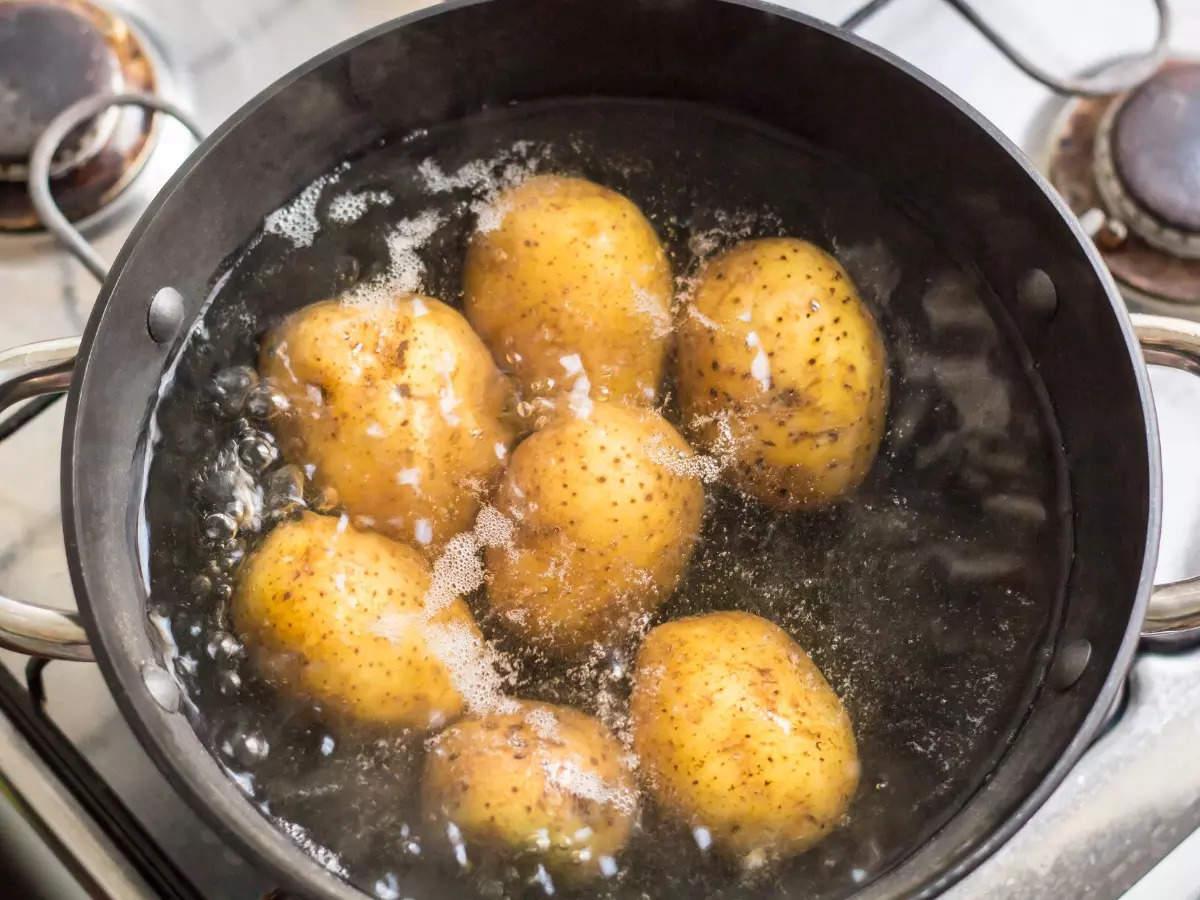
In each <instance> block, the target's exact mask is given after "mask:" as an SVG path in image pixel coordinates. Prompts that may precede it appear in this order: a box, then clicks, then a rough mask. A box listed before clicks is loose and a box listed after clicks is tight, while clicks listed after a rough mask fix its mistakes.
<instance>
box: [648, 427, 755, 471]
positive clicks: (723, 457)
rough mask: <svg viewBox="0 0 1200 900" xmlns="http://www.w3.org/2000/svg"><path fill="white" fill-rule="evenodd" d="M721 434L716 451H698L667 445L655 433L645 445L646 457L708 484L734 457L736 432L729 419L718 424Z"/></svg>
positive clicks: (667, 468) (659, 464) (715, 446)
mask: <svg viewBox="0 0 1200 900" xmlns="http://www.w3.org/2000/svg"><path fill="white" fill-rule="evenodd" d="M718 428H719V432H718V438H717V441H716V443H715V444H714V447H713V450H714V452H713V453H711V454H708V453H696V452H695V451H692V450H675V449H672V448H671V447H668V446H666V444H665V443H664V442H663V439H662V436H661V435H657V434H656V435H651V436H650V437H649V438H647V439H646V441H645V444H644V445H643V446H644V449H645V452H646V458H647V459H649V460H650V462H652V463H654V464H655V465H657V466H661V467H662V468H664V469H666V470H667V471H668V472H670V473H671V474H672V475H675V476H677V477H679V478H690V479H695V480H697V481H702V482H704V483H706V484H708V483H710V482H713V481H716V480H717V479H718V478H719V477H720V476H721V472H722V470H724V468H725V466H726V463H727V462H728V461H729V459H730V458H731V450H732V444H733V435H732V432H731V431H730V428H729V423H728V422H727V421H725V420H722V421H721V422H720V425H719V426H718Z"/></svg>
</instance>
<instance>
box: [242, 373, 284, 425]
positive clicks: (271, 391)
mask: <svg viewBox="0 0 1200 900" xmlns="http://www.w3.org/2000/svg"><path fill="white" fill-rule="evenodd" d="M244 406H245V412H246V415H248V416H250V417H251V418H253V419H258V420H259V421H266V420H268V419H273V418H275V416H277V415H279V413H281V412H284V411H285V410H286V409H287V408H288V399H287V397H286V396H284V395H283V394H282V393H280V392H279V391H278V390H276V389H275V388H273V387H272V386H271V385H270V384H269V383H268V382H266V381H260V382H259V383H258V384H256V385H255V386H254V387H253V388H251V389H250V391H249V392H248V393H247V394H246V402H245V404H244Z"/></svg>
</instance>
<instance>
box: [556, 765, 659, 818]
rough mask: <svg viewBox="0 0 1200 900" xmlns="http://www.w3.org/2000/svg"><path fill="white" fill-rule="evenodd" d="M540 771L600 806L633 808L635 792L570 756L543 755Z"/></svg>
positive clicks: (630, 810) (560, 787)
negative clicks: (610, 782)
mask: <svg viewBox="0 0 1200 900" xmlns="http://www.w3.org/2000/svg"><path fill="white" fill-rule="evenodd" d="M542 772H544V773H545V775H546V781H548V782H549V783H550V784H551V785H552V786H553V787H555V788H558V790H560V791H563V792H564V793H567V794H571V795H573V796H575V797H580V798H582V799H584V800H591V801H592V802H593V803H599V804H600V805H602V806H612V807H614V808H615V809H617V810H619V811H621V812H624V813H628V814H632V813H633V812H634V811H635V810H636V809H637V794H636V793H634V792H633V791H631V790H630V789H628V788H623V787H620V786H617V785H612V784H609V783H608V782H607V781H605V780H604V779H603V778H601V777H600V775H599V773H597V772H593V771H590V770H588V769H585V768H583V767H582V766H580V765H579V763H577V762H576V761H575V760H573V759H567V760H562V759H543V760H542Z"/></svg>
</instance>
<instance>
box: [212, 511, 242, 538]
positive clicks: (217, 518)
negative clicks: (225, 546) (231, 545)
mask: <svg viewBox="0 0 1200 900" xmlns="http://www.w3.org/2000/svg"><path fill="white" fill-rule="evenodd" d="M237 530H238V523H237V520H236V519H234V518H233V516H230V515H227V514H226V513H209V514H208V515H207V516H205V517H204V537H205V538H207V539H208V540H209V541H212V542H213V543H218V542H220V541H228V540H231V539H232V538H234V537H236V536H237Z"/></svg>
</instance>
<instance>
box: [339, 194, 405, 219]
mask: <svg viewBox="0 0 1200 900" xmlns="http://www.w3.org/2000/svg"><path fill="white" fill-rule="evenodd" d="M394 200H395V198H394V197H393V196H392V195H391V194H390V193H389V192H387V191H346V192H345V193H344V194H338V195H337V196H336V197H334V198H333V200H331V201H330V203H329V218H330V220H331V221H333V222H337V223H338V224H339V225H350V224H351V223H353V222H357V221H358V220H359V219H361V218H362V217H363V216H365V215H366V214H367V210H368V209H370V208H371V207H372V206H391V205H392V202H393V201H394Z"/></svg>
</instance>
